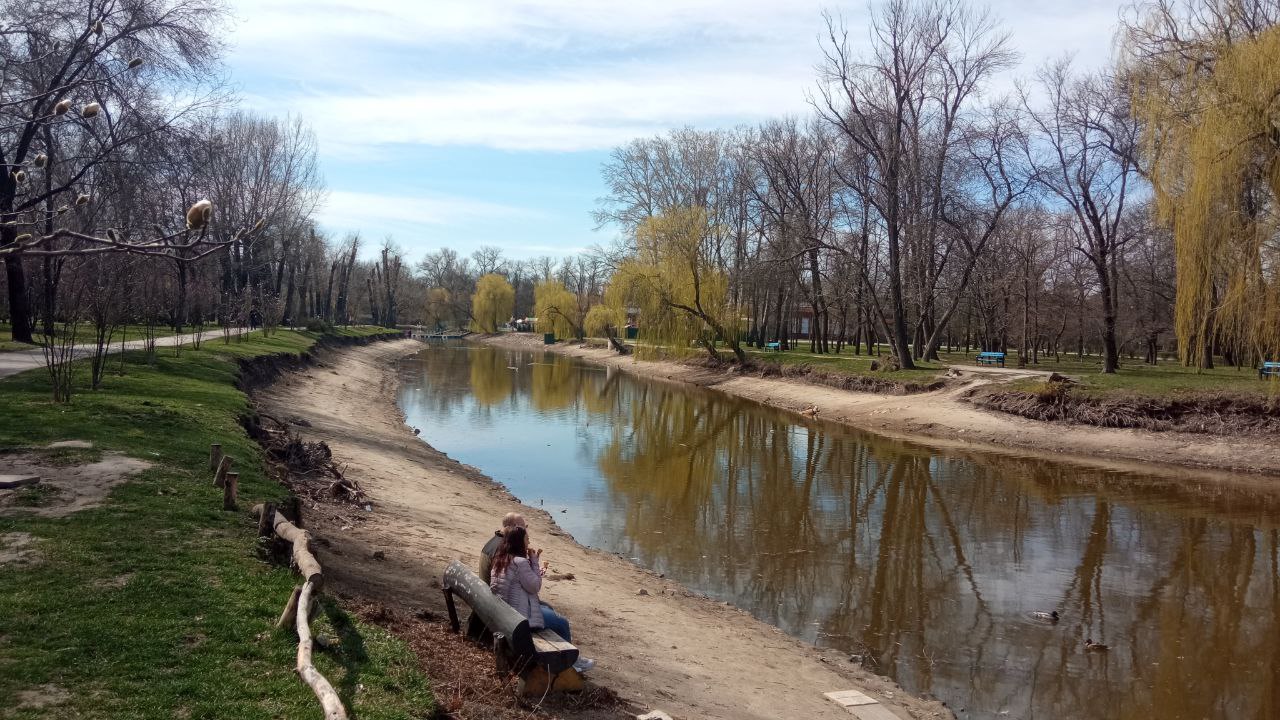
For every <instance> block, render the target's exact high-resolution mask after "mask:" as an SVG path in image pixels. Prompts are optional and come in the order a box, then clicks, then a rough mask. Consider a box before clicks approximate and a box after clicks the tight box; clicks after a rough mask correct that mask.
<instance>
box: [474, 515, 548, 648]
mask: <svg viewBox="0 0 1280 720" xmlns="http://www.w3.org/2000/svg"><path fill="white" fill-rule="evenodd" d="M513 527H519V528H524V529H525V531H526V532H527V531H528V529H529V526H528V525H526V524H525V521H524V516H523V515H521V514H520V513H515V512H510V513H507V514H506V515H504V516H502V529H501V530H495V531H494V532H493V537H491V538H489V542H487V543H485V544H484V547H483V548H482V549H481V550H480V572H479V575H480V579H481V580H483V581H484V584H485V585H491V584H492V583H493V576H492V574H491V573H492V568H493V556H494V554H495V553H497V552H498V547H499V546H500V545H502V536H503V535H504V534H506V532H507V531H508V530H510V529H511V528H513ZM565 639H566V640H567V639H568V638H565Z"/></svg>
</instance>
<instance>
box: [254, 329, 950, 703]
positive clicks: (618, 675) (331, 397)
mask: <svg viewBox="0 0 1280 720" xmlns="http://www.w3.org/2000/svg"><path fill="white" fill-rule="evenodd" d="M420 348H421V344H420V343H418V342H417V341H412V340H402V341H394V342H386V343H378V344H375V345H371V346H367V347H362V348H354V349H349V350H344V351H340V352H337V353H335V354H334V355H333V356H331V357H330V358H328V359H327V360H326V363H325V366H322V367H316V368H312V369H309V370H306V371H304V372H302V373H299V374H294V375H290V376H286V377H285V378H283V379H282V380H280V381H279V382H277V383H276V384H274V385H273V386H271V387H269V388H267V389H265V390H263V391H260V392H258V393H257V394H256V395H255V398H256V399H257V401H258V402H259V403H260V404H261V405H263V409H264V410H266V411H267V412H271V413H273V414H275V415H277V416H287V417H297V418H301V419H303V420H305V421H306V422H308V423H310V427H307V428H303V429H302V432H303V435H304V437H305V438H306V439H309V440H324V441H325V442H327V443H328V444H329V446H330V448H331V449H332V450H333V453H334V456H335V460H337V461H338V462H340V463H341V464H344V465H345V466H346V474H347V476H348V477H353V478H355V479H357V480H358V481H359V482H360V483H361V484H362V485H363V487H364V488H365V490H366V491H367V492H368V493H369V495H370V497H371V498H372V500H373V503H374V510H373V512H371V513H359V512H355V513H352V512H345V513H344V512H339V511H335V510H334V509H333V508H331V507H328V506H323V505H318V506H311V507H310V508H309V509H304V517H305V519H306V521H307V524H308V527H309V528H310V530H311V532H312V533H313V534H315V535H316V536H317V537H318V539H319V542H318V546H319V549H320V554H321V558H320V559H321V562H322V564H323V565H324V566H325V568H326V569H327V571H328V572H327V576H328V577H330V578H331V580H330V583H331V587H333V588H334V589H335V590H336V591H337V592H340V593H349V594H353V595H358V596H360V597H362V598H364V599H368V600H374V601H377V602H380V603H384V604H386V605H388V606H392V607H398V608H401V609H405V610H409V611H416V610H419V609H421V608H427V609H428V610H431V611H432V612H435V613H437V614H438V613H440V612H442V610H443V599H442V597H441V594H440V592H439V583H438V580H439V578H440V576H441V574H442V573H443V570H444V567H445V565H446V564H447V563H448V562H449V561H450V560H451V559H454V558H461V559H463V560H464V561H465V562H467V563H468V564H474V563H475V561H476V558H477V557H478V552H479V548H480V547H481V545H483V543H484V542H485V541H486V540H487V539H488V537H489V536H490V535H491V534H492V532H493V529H494V527H495V525H496V524H497V519H498V518H500V517H501V516H502V515H503V514H505V513H507V512H509V511H513V510H514V511H519V512H524V513H525V514H526V516H528V517H529V520H530V526H531V532H532V537H533V538H534V541H535V543H536V544H538V545H539V546H541V547H542V548H544V550H545V555H544V557H545V558H547V559H549V560H550V561H551V563H552V573H555V574H572V575H573V576H574V578H575V579H573V580H560V581H556V582H549V583H548V584H547V587H546V588H545V589H544V593H543V595H544V597H545V599H547V600H548V601H549V602H551V603H553V604H555V606H556V607H557V609H560V610H561V611H562V612H564V613H565V614H566V615H567V616H568V617H569V618H570V619H571V620H572V622H573V631H574V639H575V642H576V644H578V645H579V646H580V647H582V648H583V652H584V654H585V655H587V656H590V657H594V658H596V659H598V660H599V662H600V665H599V667H598V668H597V669H596V670H594V671H592V673H591V679H592V680H593V681H595V682H597V683H599V684H601V685H604V686H606V687H608V688H610V689H612V690H613V691H615V692H617V693H618V694H619V695H621V696H622V697H623V698H625V699H627V700H629V701H631V702H633V703H634V704H635V705H637V706H639V707H642V708H646V709H649V708H658V709H662V710H664V711H666V712H667V713H669V714H671V715H672V716H673V717H675V718H684V719H686V720H693V719H695V718H708V719H715V718H721V719H723V720H755V719H759V720H776V719H778V718H796V719H799V718H814V719H819V720H820V719H822V718H832V719H835V718H845V719H847V718H850V717H854V716H853V715H851V714H850V713H849V712H848V711H846V710H844V709H841V708H839V707H837V706H836V705H835V704H834V703H832V702H831V701H829V700H827V699H826V698H825V697H824V696H823V693H824V692H829V691H833V690H846V689H859V690H862V691H864V692H866V693H867V694H869V695H871V696H873V697H875V698H877V699H879V700H880V701H881V702H882V703H883V704H881V705H875V706H865V707H863V708H860V709H859V710H860V714H858V717H860V718H863V720H890V719H891V718H893V717H898V718H945V717H951V714H950V713H949V712H948V711H947V710H946V709H945V708H944V707H942V706H941V705H940V704H939V703H936V702H924V701H921V700H918V699H915V698H912V697H910V696H908V695H907V694H906V693H904V692H903V691H902V690H901V689H900V688H898V687H897V686H896V685H894V684H893V683H892V682H891V681H889V680H887V679H884V678H881V677H878V676H876V675H873V674H871V673H868V672H866V671H864V670H862V669H861V668H860V667H857V666H855V665H853V664H852V663H850V662H849V661H848V660H847V658H845V657H843V656H842V655H840V654H837V653H834V652H822V651H819V650H816V649H814V648H812V647H809V646H806V645H804V644H802V643H800V642H798V641H796V640H794V639H792V638H790V637H788V636H786V635H785V634H784V633H782V632H781V631H780V630H778V629H776V628H774V627H771V626H769V625H767V624H765V623H762V622H760V621H758V620H755V619H754V618H752V617H751V616H750V615H748V614H746V613H745V612H742V611H740V610H737V609H735V608H732V607H727V606H725V605H723V604H721V603H717V602H713V601H711V600H708V599H706V598H702V597H697V596H694V595H691V594H690V593H688V592H687V591H686V590H685V589H684V588H683V587H681V586H680V585H678V584H676V583H673V582H670V581H668V580H665V579H663V578H660V577H658V576H657V575H655V574H653V573H650V572H648V571H646V570H644V569H642V568H639V567H636V566H635V565H633V564H632V563H629V562H627V561H625V560H623V559H621V558H618V557H615V556H613V555H609V554H606V553H603V552H599V551H595V550H591V549H588V548H584V547H582V546H580V545H578V544H577V543H575V542H574V541H573V540H572V539H571V538H569V537H568V536H567V535H565V534H564V533H563V532H561V531H560V530H559V529H558V528H557V527H556V525H555V523H554V521H553V519H552V517H551V516H550V515H548V514H547V513H545V512H543V511H541V510H538V509H535V508H530V507H525V506H522V505H521V504H520V503H519V502H517V501H516V500H515V499H514V498H513V497H512V496H511V495H510V493H508V492H507V491H506V490H505V489H503V488H501V487H500V486H498V485H496V484H494V483H493V482H492V481H490V480H489V479H488V478H486V477H485V476H484V475H483V474H481V473H480V472H479V471H477V470H475V469H474V468H470V467H467V466H464V465H460V464H458V463H457V462H455V461H452V460H450V459H449V458H448V457H446V456H445V455H443V454H441V453H439V452H436V451H435V450H433V449H431V448H430V447H428V445H427V444H426V443H424V442H422V441H421V440H419V439H417V438H415V437H414V436H413V434H412V433H411V432H410V430H409V428H408V427H406V426H405V425H404V422H403V419H402V415H401V413H400V411H399V408H398V407H397V406H396V405H395V393H396V388H397V386H398V378H397V375H396V371H395V367H394V363H395V361H396V360H397V359H398V358H400V357H403V356H405V355H408V354H410V353H413V352H416V351H417V350H419V349H420ZM627 362H630V361H627ZM423 439H424V440H426V441H427V442H430V440H431V439H430V438H423ZM353 516H354V517H353ZM376 551H381V555H382V556H383V557H384V558H385V559H382V560H374V559H372V558H373V557H374V556H373V553H374V552H376ZM642 589H643V590H645V591H646V593H647V594H640V590H642Z"/></svg>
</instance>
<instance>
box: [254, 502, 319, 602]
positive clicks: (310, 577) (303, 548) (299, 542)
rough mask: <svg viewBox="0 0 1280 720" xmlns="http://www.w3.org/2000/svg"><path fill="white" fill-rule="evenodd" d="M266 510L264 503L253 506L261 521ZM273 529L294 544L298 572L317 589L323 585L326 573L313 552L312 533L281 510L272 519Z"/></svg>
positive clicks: (294, 562)
mask: <svg viewBox="0 0 1280 720" xmlns="http://www.w3.org/2000/svg"><path fill="white" fill-rule="evenodd" d="M266 511H267V508H266V506H264V505H254V506H253V514H254V515H257V516H258V521H259V523H261V522H262V517H263V515H264V514H265V513H266ZM271 529H272V530H273V531H274V532H275V534H276V535H277V536H278V537H280V538H281V539H283V540H288V541H289V543H290V544H292V546H293V565H294V567H296V568H297V569H298V574H300V575H302V577H303V578H305V579H306V581H307V582H309V583H312V584H314V585H315V587H316V589H319V588H320V587H322V586H323V585H324V573H323V572H321V570H320V562H319V561H317V560H316V556H315V555H312V554H311V533H309V532H307V531H306V530H303V529H301V528H299V527H298V526H297V525H294V524H293V523H291V522H289V519H288V518H286V517H285V516H284V515H282V514H281V513H279V512H277V513H275V517H274V519H272V520H271Z"/></svg>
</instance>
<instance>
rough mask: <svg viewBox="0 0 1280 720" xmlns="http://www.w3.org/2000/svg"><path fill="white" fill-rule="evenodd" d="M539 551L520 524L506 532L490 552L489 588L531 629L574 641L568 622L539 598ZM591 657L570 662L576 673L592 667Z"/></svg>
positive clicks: (541, 572)
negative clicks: (547, 630)
mask: <svg viewBox="0 0 1280 720" xmlns="http://www.w3.org/2000/svg"><path fill="white" fill-rule="evenodd" d="M541 558H542V551H541V550H530V549H529V534H528V531H526V530H525V529H524V528H522V527H519V526H517V527H513V528H510V529H508V530H507V531H506V534H505V535H504V536H503V538H502V543H501V544H500V545H499V546H498V551H497V552H495V553H494V554H493V569H492V578H493V579H492V580H491V581H490V582H489V587H490V588H491V589H492V590H493V592H494V594H495V595H497V596H498V597H500V598H502V600H503V602H505V603H506V604H508V605H510V606H511V607H513V608H515V609H516V612H518V613H520V614H521V615H522V616H523V617H525V618H526V619H528V621H529V627H530V628H532V629H533V630H535V631H537V630H541V629H543V628H547V629H549V630H551V631H553V632H554V633H555V634H557V635H559V636H560V637H562V638H564V639H565V640H566V641H567V642H573V639H572V636H571V635H570V631H569V621H568V620H567V619H565V618H564V617H562V616H561V615H560V614H559V613H557V612H556V611H555V610H552V609H551V608H550V607H549V606H547V605H545V604H543V603H542V601H541V600H539V599H538V592H539V591H540V590H542V576H543V574H544V573H545V572H546V567H544V566H542V565H541V564H540V562H539V561H540V560H541ZM595 664H596V663H595V661H594V660H588V659H586V658H578V661H577V662H576V663H574V664H573V666H574V668H575V669H576V670H577V671H578V672H586V671H587V670H590V669H591V668H592V667H594V666H595Z"/></svg>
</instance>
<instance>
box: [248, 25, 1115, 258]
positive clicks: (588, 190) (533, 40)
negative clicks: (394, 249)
mask: <svg viewBox="0 0 1280 720" xmlns="http://www.w3.org/2000/svg"><path fill="white" fill-rule="evenodd" d="M1119 7H1120V6H1119V4H1118V3H1116V2H1075V3H1071V2H1040V1H1039V0H1034V1H1026V2H1012V1H1009V0H1000V1H999V2H995V3H993V4H992V6H991V9H992V11H993V12H994V13H995V14H996V15H998V16H999V17H1001V18H1002V19H1003V20H1004V21H1005V25H1006V27H1007V28H1008V30H1009V31H1010V32H1012V34H1013V44H1014V47H1015V48H1017V49H1018V50H1019V51H1021V53H1022V54H1023V67H1022V68H1021V69H1019V71H1018V72H1017V73H1016V74H1021V75H1027V74H1029V73H1030V72H1031V70H1032V69H1033V68H1034V66H1036V65H1038V64H1040V63H1041V62H1043V61H1044V60H1046V59H1048V58H1050V57H1055V56H1058V55H1061V54H1063V53H1066V52H1072V53H1075V54H1076V55H1077V58H1078V60H1079V62H1080V63H1081V64H1082V65H1095V64H1097V63H1098V62H1100V61H1101V60H1102V59H1103V58H1105V57H1106V55H1107V54H1108V53H1109V51H1110V41H1111V33H1112V29H1113V28H1114V26H1115V23H1116V18H1117V17H1118V12H1119ZM867 8H868V4H867V3H866V2H862V1H858V2H834V1H829V2H816V1H813V0H773V1H765V0H646V1H645V2H589V1H587V0H422V1H421V2H409V1H400V0H361V1H357V0H235V4H234V5H233V12H234V14H235V16H236V20H235V22H234V26H233V34H232V40H231V47H230V50H229V52H228V55H227V61H228V64H229V66H230V69H231V73H232V79H233V81H234V82H235V83H236V84H237V85H238V86H239V87H240V89H241V91H242V94H243V95H244V97H245V101H244V102H245V105H246V106H247V107H249V108H251V109H254V110H256V111H259V112H263V113H270V114H276V115H287V114H294V115H301V116H303V117H304V118H306V120H307V121H308V122H309V123H310V124H311V125H312V126H313V127H314V128H315V131H316V135H317V138H318V140H319V149H320V159H321V163H322V166H323V169H324V175H325V179H326V184H327V187H328V197H327V199H326V202H325V205H324V207H323V208H322V209H321V211H320V222H321V225H322V227H323V228H324V229H325V230H326V231H328V232H330V233H334V234H338V233H342V232H345V231H348V230H359V231H360V232H361V234H362V235H363V236H364V237H365V238H366V240H367V241H368V243H367V244H368V246H370V247H371V246H373V245H376V244H378V243H380V242H381V239H382V238H383V237H384V236H386V235H392V236H394V238H395V240H396V242H397V243H398V244H399V245H400V246H401V247H403V248H404V249H405V250H406V252H407V253H408V255H409V257H410V259H412V260H414V261H416V260H418V259H420V258H421V257H422V255H423V254H425V253H426V252H428V251H431V250H435V249H438V248H440V247H442V246H448V247H452V248H454V249H456V250H458V251H459V252H463V253H469V252H470V251H472V250H474V249H475V248H477V247H479V246H481V245H496V246H499V247H501V248H503V250H504V251H505V252H506V254H507V255H508V256H511V257H515V258H528V257H535V256H538V255H547V254H549V255H557V256H560V255H567V254H572V253H574V252H577V251H579V250H580V249H582V248H584V247H587V246H589V245H592V244H595V243H602V244H607V243H608V242H609V241H610V240H612V239H613V235H614V231H613V230H611V229H609V228H605V229H602V230H599V231H597V230H596V229H595V225H594V222H593V221H592V219H591V211H592V209H594V208H595V206H596V200H597V198H598V197H599V196H600V195H601V194H602V193H603V186H602V184H601V182H600V174H599V169H600V165H601V163H602V162H603V161H604V160H605V159H606V158H607V156H608V153H609V150H610V149H611V148H613V147H615V146H617V145H620V144H623V143H626V142H627V141H628V140H630V139H632V138H635V137H640V136H648V135H654V134H658V133H661V132H664V131H665V130H666V129H668V128H672V127H677V126H683V125H691V126H694V127H699V128H712V127H729V126H733V125H737V124H750V123H755V122H759V121H760V120H763V119H765V118H768V117H774V116H779V115H784V114H788V113H794V114H800V113H805V112H807V110H808V105H807V102H806V93H807V92H808V91H809V90H810V89H811V88H812V87H813V84H814V78H815V71H814V67H815V65H816V64H817V62H818V60H819V59H820V52H819V46H818V34H819V33H820V32H821V30H822V29H823V24H822V17H821V13H822V11H823V10H824V9H825V10H828V11H831V12H833V13H837V14H840V15H843V16H844V17H845V19H846V21H847V22H848V24H849V26H850V29H851V34H852V35H853V36H854V37H861V36H863V35H864V34H865V30H864V29H863V28H865V25H866V20H865V19H866V17H867V13H868V10H867ZM1012 82H1013V76H1012V75H1011V76H1010V77H1008V78H1005V79H1004V80H1002V82H1001V85H1002V86H1004V88H1005V89H1008V88H1011V87H1012Z"/></svg>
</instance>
